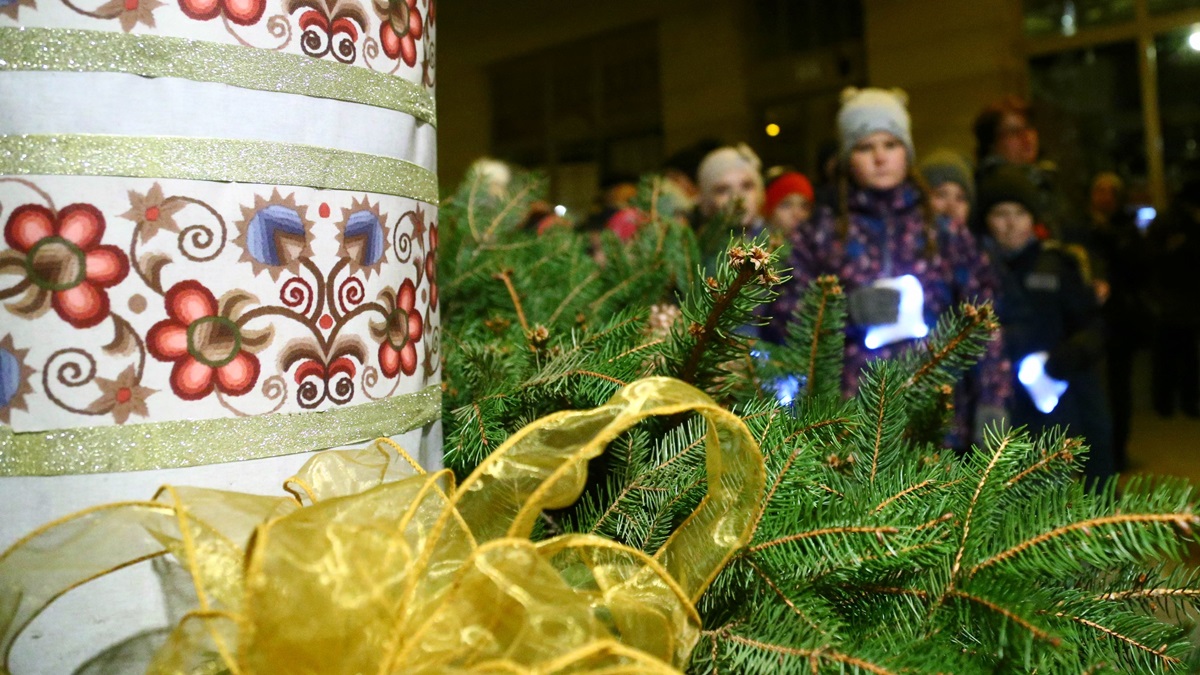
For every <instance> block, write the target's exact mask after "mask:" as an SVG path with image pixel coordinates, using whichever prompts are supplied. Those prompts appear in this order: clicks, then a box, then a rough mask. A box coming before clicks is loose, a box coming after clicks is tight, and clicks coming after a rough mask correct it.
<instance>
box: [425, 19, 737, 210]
mask: <svg viewBox="0 0 1200 675" xmlns="http://www.w3.org/2000/svg"><path fill="white" fill-rule="evenodd" d="M743 14H744V10H743V9H742V8H741V3H736V2H729V1H728V0H607V1H606V2H578V1H574V0H572V1H569V2H564V1H563V0H506V1H505V2H503V3H499V2H497V1H496V0H449V1H448V2H444V3H440V4H439V5H438V43H437V67H438V83H437V88H438V91H437V97H438V120H439V126H438V150H439V153H438V154H439V161H438V174H439V178H440V179H441V184H442V186H443V190H446V189H448V188H450V187H452V186H454V185H456V184H457V183H458V182H459V181H460V180H461V179H462V176H463V174H464V172H465V171H466V169H467V167H468V166H469V165H470V163H471V162H472V161H473V160H474V159H475V158H477V157H479V156H480V155H481V154H484V153H486V152H487V150H488V148H490V147H491V140H492V139H491V110H490V101H489V100H488V99H489V84H488V79H487V72H486V67H487V66H488V65H489V64H491V63H494V62H496V61H501V60H504V59H506V58H510V57H513V56H518V55H520V54H524V53H528V52H534V51H538V50H541V49H544V48H546V47H550V46H554V45H558V44H563V43H569V42H572V41H575V40H579V39H581V38H585V37H588V36H590V35H594V34H596V33H602V32H605V31H609V30H613V29H616V28H620V27H621V26H625V25H630V24H634V23H642V22H646V21H656V22H657V23H658V26H659V41H660V46H661V50H660V55H659V67H660V71H661V72H660V79H661V84H662V91H663V111H662V118H663V134H664V145H665V147H664V152H665V153H667V154H669V153H671V152H672V151H673V150H676V149H678V148H680V147H683V146H686V145H688V144H690V143H692V142H694V141H696V140H699V139H701V138H704V137H706V136H717V137H721V138H727V139H736V138H744V137H746V136H747V134H748V133H749V124H750V110H749V106H748V103H747V94H746V84H745V83H746V78H745V77H744V74H745V53H744V52H745V50H744V40H745V34H746V31H745V29H744V27H743ZM698 38H699V39H698Z"/></svg>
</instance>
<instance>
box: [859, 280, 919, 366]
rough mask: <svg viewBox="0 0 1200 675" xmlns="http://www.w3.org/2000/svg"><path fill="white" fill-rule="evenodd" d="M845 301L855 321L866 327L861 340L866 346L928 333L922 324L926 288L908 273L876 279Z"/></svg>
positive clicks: (869, 346)
mask: <svg viewBox="0 0 1200 675" xmlns="http://www.w3.org/2000/svg"><path fill="white" fill-rule="evenodd" d="M848 304H849V307H848V309H849V311H850V316H851V318H852V319H853V320H854V322H855V323H857V324H858V325H860V326H866V327H867V335H866V338H864V340H863V344H865V345H866V347H867V349H878V348H880V347H883V346H886V345H890V344H894V343H896V342H901V341H903V340H913V339H918V338H923V337H925V336H926V335H928V334H929V326H928V325H926V323H925V289H924V288H922V287H921V282H920V281H919V280H918V279H917V278H916V277H915V276H913V275H911V274H905V275H904V276H901V277H893V278H887V279H879V280H877V281H875V282H874V283H872V284H871V285H870V286H869V287H866V288H861V289H859V290H858V291H855V292H854V293H852V294H851V295H850V297H849V298H848ZM884 306H886V311H883V310H884V308H885V307H884Z"/></svg>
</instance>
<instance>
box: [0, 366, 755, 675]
mask: <svg viewBox="0 0 1200 675" xmlns="http://www.w3.org/2000/svg"><path fill="white" fill-rule="evenodd" d="M685 412H694V413H698V414H700V415H701V416H703V417H704V418H705V419H706V420H707V422H708V430H707V432H706V439H705V441H706V451H707V456H706V466H707V473H708V495H707V496H706V497H705V499H704V500H703V501H702V502H701V503H700V505H699V506H698V507H697V508H696V510H695V511H694V512H693V513H692V514H691V516H689V517H688V519H687V520H686V521H685V522H684V523H683V524H682V525H681V526H680V527H679V528H678V529H677V530H676V531H675V533H674V534H673V535H672V536H671V537H670V538H669V539H668V540H667V542H666V543H665V544H664V545H663V546H662V548H661V549H659V551H658V552H657V553H656V554H655V555H654V556H653V557H651V556H648V555H647V554H645V553H643V552H641V551H639V550H636V549H633V548H630V547H627V546H623V545H620V544H617V543H614V542H612V541H609V540H606V539H603V538H599V537H594V536H589V535H565V536H560V537H555V538H553V539H549V540H547V541H543V542H540V543H533V542H531V541H530V540H529V535H530V533H531V531H532V528H533V524H534V522H535V521H536V519H537V518H538V517H539V515H540V514H541V512H542V510H543V509H555V508H562V507H565V506H568V505H570V504H571V503H572V502H574V501H575V500H576V499H578V498H579V495H580V493H581V492H582V490H583V487H584V482H585V479H586V477H587V476H586V470H587V462H588V460H589V459H591V458H593V457H596V456H597V455H599V454H600V453H601V452H603V451H604V449H605V447H606V446H607V445H608V444H609V443H610V442H612V441H613V440H614V439H615V438H616V437H617V436H619V435H620V434H621V433H623V432H624V431H626V430H628V429H629V428H631V427H632V426H634V425H636V424H637V423H638V422H640V421H641V420H643V419H645V418H647V417H650V416H655V415H674V414H678V413H685ZM763 482H764V470H763V461H762V455H761V453H760V452H759V448H758V445H757V443H756V442H755V441H754V439H753V437H752V436H751V435H750V432H749V430H748V429H747V428H746V426H745V425H744V424H743V423H742V421H741V420H740V419H739V418H738V417H737V416H735V415H733V414H732V413H730V412H728V411H726V410H724V409H722V408H720V407H719V406H717V405H716V404H714V403H713V402H712V400H711V399H709V398H708V397H707V396H705V395H704V394H703V393H702V392H700V391H699V390H697V389H695V388H693V387H691V386H689V385H687V384H684V383H682V382H679V381H676V380H670V379H665V378H654V379H647V380H641V381H638V382H635V383H633V384H631V385H629V386H627V387H625V388H624V389H622V390H621V391H619V392H618V393H617V394H616V395H615V396H614V397H613V398H612V399H611V400H610V401H609V402H608V403H607V404H605V405H604V406H601V407H599V408H596V409H594V410H588V411H581V412H562V413H557V414H554V415H550V416H548V417H545V418H543V419H541V420H538V421H536V422H534V423H533V424H530V425H529V426H527V427H525V428H524V429H521V430H520V431H518V432H517V433H516V434H514V435H513V436H511V437H510V438H509V439H508V440H507V441H506V442H505V443H504V444H503V445H501V446H500V447H499V448H498V449H497V450H496V452H495V453H493V454H492V455H491V456H489V457H488V458H487V459H486V460H485V461H484V463H483V464H481V465H480V466H479V468H478V469H476V471H475V472H474V473H473V474H471V476H470V477H468V478H467V479H466V480H465V481H464V482H463V484H462V485H461V486H459V487H458V488H457V489H456V488H455V487H454V485H453V477H452V475H451V474H450V473H449V472H448V471H441V472H438V473H434V474H427V473H425V472H424V471H423V470H422V469H421V468H420V467H419V466H418V465H417V464H416V463H415V462H414V461H413V460H412V459H411V458H409V457H408V455H407V454H405V453H404V451H403V450H401V449H400V448H399V447H398V446H396V445H395V444H394V443H392V442H391V441H388V440H386V439H381V440H380V441H378V442H377V443H376V445H375V447H373V448H371V449H368V450H358V451H331V452H326V453H322V454H320V455H317V456H315V457H313V458H312V459H311V460H310V461H309V462H308V463H307V464H306V465H305V466H304V468H303V469H302V470H301V471H300V472H299V474H297V475H296V476H295V477H293V478H292V479H290V480H289V481H288V484H287V485H286V487H287V488H288V490H289V491H290V492H292V493H293V494H294V495H295V496H294V497H265V496H256V495H246V494H238V493H230V492H221V491H216V490H207V489H197V488H173V487H165V488H163V489H162V490H160V492H159V494H158V496H157V497H156V498H155V500H154V501H150V502H127V503H120V504H111V505H107V506H100V507H95V508H92V509H89V510H87V511H84V512H81V513H77V514H74V515H72V516H68V517H66V518H63V519H61V520H59V521H56V522H54V523H51V524H49V525H47V526H45V527H43V528H41V529H39V530H37V531H35V532H33V533H32V534H30V535H29V536H27V537H26V538H24V539H22V540H21V541H19V542H17V543H16V544H15V545H13V547H12V548H10V549H9V550H8V551H6V552H5V553H4V554H3V555H2V556H0V630H2V631H3V632H2V633H0V640H2V641H0V649H2V650H3V654H4V656H5V663H7V657H8V653H9V651H10V649H11V646H12V643H13V641H14V640H15V639H16V637H17V635H19V633H20V632H21V630H22V629H23V628H24V627H25V626H26V625H28V623H29V622H30V621H31V620H32V619H33V617H35V616H36V615H37V614H38V613H39V612H40V611H41V610H42V609H44V608H45V607H46V606H47V605H48V604H49V603H50V602H52V601H53V600H54V599H55V598H56V597H58V596H59V595H61V594H63V593H65V592H67V591H68V590H70V589H72V588H74V587H77V586H79V585H81V584H83V583H86V582H87V581H89V580H91V579H94V578H96V577H98V576H101V575H103V574H107V573H109V572H112V571H114V570H116V569H120V568H122V567H124V566H127V565H130V564H133V563H136V562H140V561H143V560H147V559H150V558H154V557H157V556H161V555H164V554H168V553H169V554H171V555H172V556H173V557H174V558H175V559H176V560H178V561H179V563H180V564H181V565H182V566H183V567H184V568H185V569H186V570H187V571H188V572H190V574H191V576H192V581H193V585H194V588H195V593H196V597H197V601H198V606H197V607H196V608H195V609H194V610H193V611H191V612H190V613H188V614H187V615H186V616H185V617H184V618H183V619H182V621H180V623H179V624H178V625H177V626H175V628H174V630H173V632H172V633H171V635H170V637H169V639H168V640H167V643H166V644H165V645H164V646H163V647H162V648H161V649H160V650H159V652H158V653H157V656H156V659H155V661H154V662H153V665H152V667H151V672H164V673H165V672H188V673H191V672H207V671H211V670H214V669H215V670H228V671H229V672H231V673H234V674H243V673H282V672H288V673H293V672H295V673H394V672H405V673H446V672H451V673H452V672H472V673H483V672H488V673H530V672H534V673H557V672H568V671H570V672H588V671H592V672H604V673H659V672H661V673H669V672H676V670H675V669H682V668H683V667H685V666H686V664H687V659H688V656H689V655H690V653H691V651H692V648H693V647H694V646H695V644H696V641H697V640H698V638H699V634H700V622H699V617H698V615H697V613H696V610H695V608H694V606H693V603H694V602H695V600H696V599H697V598H698V597H699V596H700V595H701V594H702V593H703V592H704V590H705V589H706V588H707V587H708V585H709V584H710V583H711V582H712V580H713V578H714V577H715V576H716V574H717V573H718V572H719V571H720V570H721V568H722V567H723V566H724V565H725V563H726V562H727V561H728V560H729V558H730V556H732V555H733V554H734V553H735V552H736V551H737V549H738V548H740V547H741V546H743V545H745V543H746V542H747V540H748V539H749V537H750V533H751V527H752V523H753V522H754V519H755V517H756V515H757V513H758V511H759V509H760V508H761V499H762V490H763Z"/></svg>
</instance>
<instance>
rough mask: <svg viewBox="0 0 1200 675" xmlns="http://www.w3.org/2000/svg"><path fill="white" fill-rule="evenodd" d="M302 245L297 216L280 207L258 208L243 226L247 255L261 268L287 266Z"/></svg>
mask: <svg viewBox="0 0 1200 675" xmlns="http://www.w3.org/2000/svg"><path fill="white" fill-rule="evenodd" d="M305 242H306V239H305V232H304V221H303V220H301V218H300V214H299V213H297V212H296V210H295V209H292V208H288V207H287V206H283V205H280V204H271V205H270V206H267V207H266V208H263V209H259V210H258V212H256V213H255V214H254V217H253V218H251V219H250V222H249V223H248V224H247V226H246V252H247V253H249V254H250V256H251V257H252V258H254V260H256V261H257V262H259V263H261V264H263V265H271V266H277V265H288V264H289V263H291V262H292V261H293V260H295V259H296V258H297V257H298V253H299V249H303V248H304V245H305Z"/></svg>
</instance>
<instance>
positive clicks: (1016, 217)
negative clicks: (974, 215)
mask: <svg viewBox="0 0 1200 675" xmlns="http://www.w3.org/2000/svg"><path fill="white" fill-rule="evenodd" d="M987 226H988V232H990V233H991V235H992V238H993V239H995V240H996V243H997V244H1000V248H1002V249H1004V250H1005V251H1009V252H1016V251H1020V250H1021V249H1023V248H1025V247H1026V246H1027V245H1028V244H1029V242H1031V241H1033V239H1034V236H1035V235H1034V231H1033V214H1032V213H1030V212H1029V209H1027V208H1025V207H1024V206H1022V205H1021V204H1019V203H1017V202H1000V203H999V204H996V205H995V206H993V207H992V208H991V209H989V210H988V213H987Z"/></svg>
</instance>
